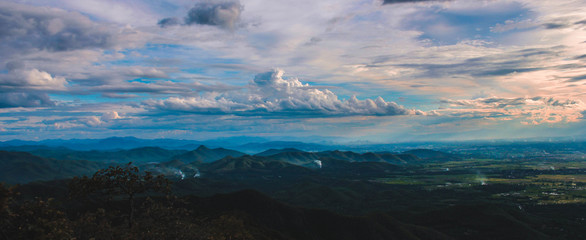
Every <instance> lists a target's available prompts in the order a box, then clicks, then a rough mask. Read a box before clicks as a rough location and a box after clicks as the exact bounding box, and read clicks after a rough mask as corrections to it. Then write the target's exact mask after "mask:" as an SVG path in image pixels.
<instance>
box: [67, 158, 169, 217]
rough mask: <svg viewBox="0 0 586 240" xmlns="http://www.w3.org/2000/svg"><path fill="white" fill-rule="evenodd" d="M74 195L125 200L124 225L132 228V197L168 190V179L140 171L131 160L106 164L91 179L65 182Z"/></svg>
mask: <svg viewBox="0 0 586 240" xmlns="http://www.w3.org/2000/svg"><path fill="white" fill-rule="evenodd" d="M69 188H70V191H71V195H72V196H74V197H84V198H86V199H90V197H94V198H98V199H100V198H101V200H104V199H103V198H104V197H105V198H106V200H107V201H112V200H120V199H126V201H127V203H128V208H127V211H128V213H127V214H128V215H127V216H128V218H127V222H128V228H132V224H133V222H134V215H135V212H136V206H135V198H136V196H137V195H139V194H145V193H148V192H152V191H155V192H163V193H165V192H168V191H169V181H168V180H167V179H166V178H165V177H164V176H162V175H158V176H156V177H155V176H153V175H152V174H151V173H150V172H145V173H144V175H143V174H140V171H139V169H138V167H136V166H132V162H130V163H128V164H127V165H125V166H110V167H108V168H107V169H101V170H99V171H97V172H96V173H95V174H94V175H93V176H92V177H91V178H88V177H86V176H84V177H82V178H78V177H76V178H74V179H73V180H72V181H71V183H70V185H69Z"/></svg>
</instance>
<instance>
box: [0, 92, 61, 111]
mask: <svg viewBox="0 0 586 240" xmlns="http://www.w3.org/2000/svg"><path fill="white" fill-rule="evenodd" d="M52 106H55V102H53V101H52V100H51V99H50V98H49V95H47V94H46V93H27V92H8V93H2V92H0V108H15V107H52Z"/></svg>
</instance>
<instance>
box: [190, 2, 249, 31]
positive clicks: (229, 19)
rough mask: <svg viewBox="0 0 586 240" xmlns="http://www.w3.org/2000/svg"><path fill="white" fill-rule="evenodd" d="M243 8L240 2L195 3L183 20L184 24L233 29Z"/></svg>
mask: <svg viewBox="0 0 586 240" xmlns="http://www.w3.org/2000/svg"><path fill="white" fill-rule="evenodd" d="M243 9H244V8H243V7H242V5H240V2H220V3H213V2H202V3H197V4H195V6H194V7H193V8H191V10H189V12H188V13H187V17H186V18H185V24H187V25H191V24H202V25H215V26H220V27H224V28H229V29H233V28H234V26H235V25H236V22H238V20H239V19H240V13H241V12H242V10H243Z"/></svg>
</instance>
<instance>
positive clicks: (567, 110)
mask: <svg viewBox="0 0 586 240" xmlns="http://www.w3.org/2000/svg"><path fill="white" fill-rule="evenodd" d="M441 103H443V104H447V105H448V106H449V108H446V109H442V110H441V111H442V112H452V113H453V114H456V115H472V116H477V117H485V118H501V120H511V119H512V118H511V117H513V118H519V119H521V123H523V124H531V125H538V124H543V123H558V122H578V121H579V119H581V118H582V117H583V116H582V112H583V111H584V109H586V105H585V104H584V103H583V102H582V101H580V100H572V99H557V98H553V97H532V98H526V97H520V98H501V97H487V98H477V99H465V100H452V99H444V100H442V101H441Z"/></svg>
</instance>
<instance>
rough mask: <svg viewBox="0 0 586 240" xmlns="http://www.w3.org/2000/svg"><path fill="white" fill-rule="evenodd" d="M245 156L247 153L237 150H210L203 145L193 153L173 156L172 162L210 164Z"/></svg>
mask: <svg viewBox="0 0 586 240" xmlns="http://www.w3.org/2000/svg"><path fill="white" fill-rule="evenodd" d="M243 155H245V153H242V152H239V151H236V150H230V149H225V148H213V149H210V148H208V147H206V146H204V145H201V146H199V147H198V148H197V149H195V150H193V151H189V152H186V153H183V154H180V155H176V156H173V157H172V160H179V161H182V162H185V163H192V162H197V163H208V162H213V161H217V160H220V159H222V158H225V157H240V156H243Z"/></svg>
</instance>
